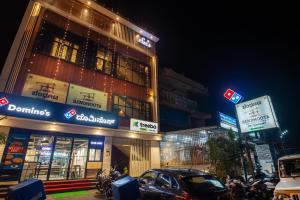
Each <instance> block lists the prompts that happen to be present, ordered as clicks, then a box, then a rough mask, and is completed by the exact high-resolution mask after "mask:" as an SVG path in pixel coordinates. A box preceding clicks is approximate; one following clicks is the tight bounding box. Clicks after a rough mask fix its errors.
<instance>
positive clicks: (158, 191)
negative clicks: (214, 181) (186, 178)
mask: <svg viewBox="0 0 300 200" xmlns="http://www.w3.org/2000/svg"><path fill="white" fill-rule="evenodd" d="M151 189H152V193H153V196H155V198H156V199H162V200H174V199H176V193H177V191H178V189H179V185H178V183H177V181H176V180H175V178H174V177H172V176H170V175H167V174H164V173H160V174H159V175H158V177H157V178H156V181H155V184H154V186H153V188H151Z"/></svg>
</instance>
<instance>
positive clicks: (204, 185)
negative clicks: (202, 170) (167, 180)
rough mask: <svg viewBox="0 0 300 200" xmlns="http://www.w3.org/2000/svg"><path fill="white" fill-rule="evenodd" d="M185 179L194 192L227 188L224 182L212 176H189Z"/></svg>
mask: <svg viewBox="0 0 300 200" xmlns="http://www.w3.org/2000/svg"><path fill="white" fill-rule="evenodd" d="M183 180H184V182H185V183H186V185H187V186H188V187H189V189H191V190H192V191H193V192H199V191H202V192H205V191H209V190H223V189H225V186H224V184H222V183H221V182H220V181H219V180H217V179H215V178H213V177H211V176H188V177H185V178H184V179H183Z"/></svg>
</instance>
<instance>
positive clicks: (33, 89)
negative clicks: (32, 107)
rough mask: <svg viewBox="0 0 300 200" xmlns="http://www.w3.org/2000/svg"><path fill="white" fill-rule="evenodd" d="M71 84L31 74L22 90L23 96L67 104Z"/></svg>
mask: <svg viewBox="0 0 300 200" xmlns="http://www.w3.org/2000/svg"><path fill="white" fill-rule="evenodd" d="M68 86H69V84H68V83H66V82H63V81H58V80H54V79H50V78H46V77H44V76H39V75H35V74H31V73H29V74H28V75H27V79H26V82H25V84H24V87H23V90H22V96H27V97H33V98H38V99H44V100H47V101H53V102H58V103H65V102H66V97H67V93H68Z"/></svg>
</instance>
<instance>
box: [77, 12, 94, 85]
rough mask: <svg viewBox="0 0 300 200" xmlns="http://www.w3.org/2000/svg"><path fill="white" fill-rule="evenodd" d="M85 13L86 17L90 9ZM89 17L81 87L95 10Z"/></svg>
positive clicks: (81, 71)
mask: <svg viewBox="0 0 300 200" xmlns="http://www.w3.org/2000/svg"><path fill="white" fill-rule="evenodd" d="M83 11H84V14H85V15H87V14H88V13H89V10H88V8H85V9H84V10H83ZM88 16H89V17H87V18H86V21H87V22H88V30H87V37H86V41H85V45H84V49H83V57H82V61H81V69H80V77H79V83H80V85H81V83H82V79H83V74H84V71H85V67H86V55H87V49H88V46H89V41H90V34H91V27H92V24H93V20H94V17H93V16H94V15H93V10H91V12H90V14H89V15H88ZM85 17H86V16H85ZM89 19H90V20H89Z"/></svg>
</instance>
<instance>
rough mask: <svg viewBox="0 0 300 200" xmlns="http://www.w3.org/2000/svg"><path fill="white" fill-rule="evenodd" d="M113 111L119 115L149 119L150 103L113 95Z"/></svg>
mask: <svg viewBox="0 0 300 200" xmlns="http://www.w3.org/2000/svg"><path fill="white" fill-rule="evenodd" d="M113 111H114V112H115V113H118V115H119V116H120V117H127V118H136V119H144V120H148V121H151V106H150V103H148V102H144V101H139V100H136V99H133V98H129V97H125V96H114V102H113Z"/></svg>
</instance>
